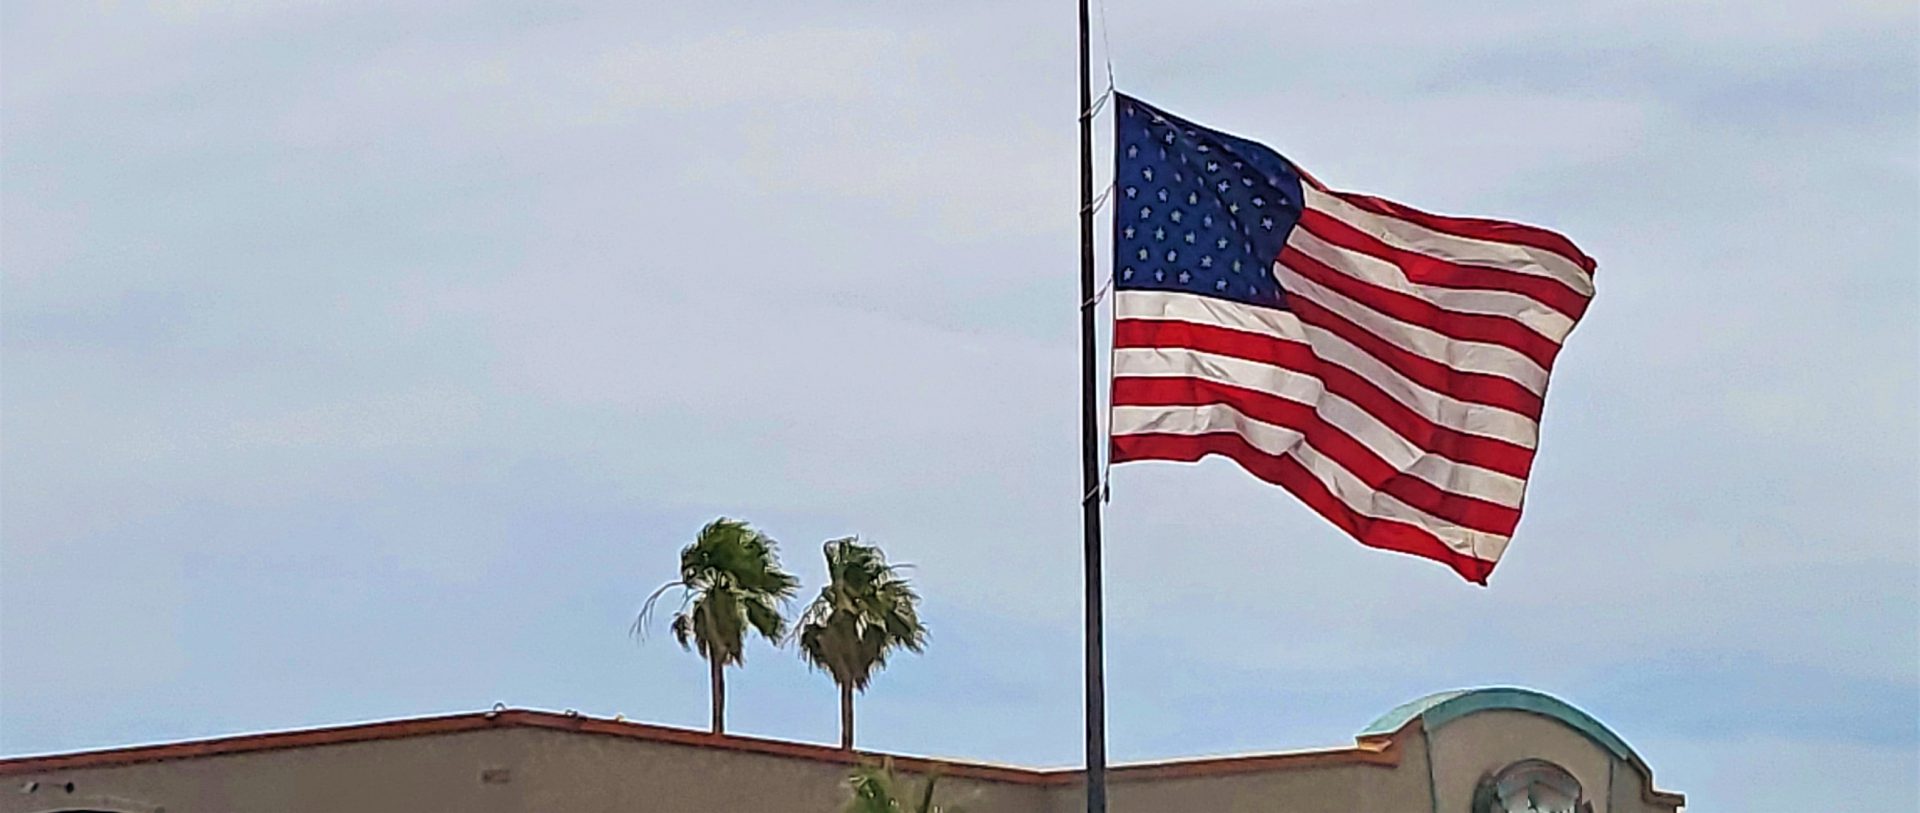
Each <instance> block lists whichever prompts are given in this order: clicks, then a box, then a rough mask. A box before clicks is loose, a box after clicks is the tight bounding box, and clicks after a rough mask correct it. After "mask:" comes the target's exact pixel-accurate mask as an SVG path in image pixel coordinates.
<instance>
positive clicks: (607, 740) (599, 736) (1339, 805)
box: [0, 689, 1684, 813]
mask: <svg viewBox="0 0 1920 813" xmlns="http://www.w3.org/2000/svg"><path fill="white" fill-rule="evenodd" d="M876 759H878V757H877V755H868V754H855V753H852V752H847V751H839V750H836V749H833V748H828V747H824V746H819V745H811V744H805V743H792V742H783V741H776V740H764V739H757V738H751V737H736V736H716V735H712V734H707V733H705V732H697V731H687V730H684V729H673V728H666V727H661V726H651V725H645V724H638V723H629V722H625V721H621V720H601V719H594V718H586V717H581V716H579V715H575V714H566V715H561V714H552V713H548V712H535V711H520V710H510V709H509V710H500V711H496V712H489V713H481V714H466V715H451V716H447V717H437V718H420V719H414V720H397V721H391V722H385V723H370V724H365V725H358V726H344V727H339V728H330V729H312V730H307V731H293V732H280V733H274V734H262V735H250V736H240V737H231V738H224V739H217V740H202V741H197V742H187V743H174V744H169V745H160V746H146V747H136V748H129V749H117V750H111V751H95V752H84V753H78V754H65V755H54V756H47V757H24V758H15V759H4V760H0V778H3V779H4V783H3V784H0V813H55V812H56V811H79V810H94V811H108V812H109V813H163V812H170V813H188V812H189V811H223V812H225V811H232V812H233V813H242V812H244V811H263V812H264V811H271V813H333V812H334V811H353V813H420V812H421V811H459V812H460V813H523V811H569V813H598V812H599V811H607V812H608V813H612V811H642V812H646V811H661V812H662V813H666V812H668V811H794V812H795V813H836V812H837V811H839V810H840V809H841V808H842V807H843V805H844V804H845V802H846V799H847V796H848V791H847V775H848V773H849V772H850V771H851V770H852V769H853V767H854V766H855V765H857V764H859V763H860V762H862V761H871V760H876ZM1528 760H1544V761H1546V762H1549V763H1552V764H1553V765H1554V766H1557V767H1556V769H1555V770H1556V771H1564V774H1556V775H1562V776H1563V775H1571V776H1572V777H1573V778H1574V779H1575V780H1576V781H1578V783H1579V785H1580V788H1581V790H1582V797H1583V798H1584V799H1586V800H1587V801H1588V802H1589V803H1590V804H1591V805H1592V810H1593V812H1594V813H1674V811H1676V810H1678V809H1679V808H1680V806H1681V805H1682V804H1683V803H1684V799H1683V798H1682V797H1680V796H1678V795H1677V794H1671V793H1664V792H1660V791H1655V790H1652V789H1651V784H1650V781H1651V780H1650V774H1649V773H1648V770H1647V768H1646V766H1645V765H1644V764H1643V763H1641V762H1640V760H1639V757H1638V756H1636V755H1634V754H1633V752H1632V751H1631V750H1630V749H1628V748H1627V746H1626V744H1625V742H1624V741H1623V740H1621V739H1620V738H1619V737H1618V736H1617V735H1615V734H1614V733H1613V732H1611V731H1610V730H1607V729H1606V728H1605V727H1604V726H1602V725H1600V724H1599V723H1598V721H1596V720H1594V719H1592V718H1591V717H1588V716H1587V715H1585V714H1584V713H1583V712H1579V711H1578V710H1577V709H1573V708H1572V707H1570V706H1567V705H1565V704H1564V703H1562V702H1561V701H1558V700H1557V699H1554V698H1551V697H1548V696H1546V695H1541V694H1539V693H1537V692H1529V691H1526V690H1519V689H1486V690H1475V691H1471V692H1443V693H1439V694H1436V695H1432V696H1430V697H1427V698H1422V699H1420V700H1418V701H1414V702H1412V703H1408V704H1406V705H1403V706H1401V707H1399V708H1396V709H1394V710H1393V711H1391V712H1389V713H1388V714H1387V715H1385V716H1383V717H1382V718H1381V719H1380V720H1377V721H1375V724H1374V725H1373V726H1370V727H1369V728H1368V729H1365V730H1363V731H1362V732H1361V734H1360V736H1359V738H1358V739H1357V740H1356V742H1355V744H1354V745H1352V746H1348V747H1344V748H1332V749H1325V750H1320V751H1306V752H1290V753H1282V754H1264V755H1252V756H1244V757H1224V758H1211V759H1198V760H1186V761H1174V762H1162V763H1153V764H1145V765H1123V766H1118V767H1116V768H1114V769H1113V771H1112V772H1111V773H1110V774H1109V800H1110V809H1111V811H1112V813H1157V812H1158V811H1187V810H1205V811H1218V812H1219V813H1269V812H1270V813H1355V812H1356V811H1361V812H1363V813H1479V811H1474V810H1472V806H1473V799H1474V797H1475V792H1476V789H1477V788H1478V787H1479V786H1480V785H1481V783H1482V782H1483V781H1485V780H1486V779H1487V778H1488V777H1491V776H1493V775H1495V774H1496V773H1498V772H1500V771H1502V770H1504V769H1506V768H1508V767H1509V766H1512V765H1515V764H1516V763H1522V762H1524V761H1528ZM893 761H894V763H895V766H896V768H897V769H898V771H899V772H900V773H901V774H902V776H904V777H908V778H910V779H913V780H915V782H914V784H915V785H916V786H917V784H918V782H917V780H918V778H919V776H920V775H922V774H924V773H925V772H926V771H938V772H939V773H940V774H941V776H942V778H941V781H940V788H941V792H940V794H939V795H940V798H941V800H943V801H948V802H958V803H960V804H962V805H964V806H965V809H966V810H967V811H969V813H1079V811H1082V810H1084V802H1083V796H1082V787H1081V782H1082V777H1081V774H1080V772H1078V771H1045V770H1032V769H1025V768H1013V767H1006V766H997V765H990V764H983V763H964V762H936V761H932V760H925V759H918V758H913V757H898V758H894V760H893ZM1555 781H1560V780H1555ZM69 787H70V788H71V790H69V789H68V788H69ZM1523 787H1525V786H1523Z"/></svg>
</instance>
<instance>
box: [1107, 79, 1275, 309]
mask: <svg viewBox="0 0 1920 813" xmlns="http://www.w3.org/2000/svg"><path fill="white" fill-rule="evenodd" d="M1116 101H1117V102H1118V103H1119V104H1118V108H1119V111H1118V113H1117V114H1116V115H1115V116H1114V117H1113V118H1114V127H1115V130H1116V136H1117V137H1116V139H1115V145H1114V149H1115V153H1114V167H1115V169H1114V180H1113V198H1112V200H1113V204H1112V205H1113V273H1114V285H1115V287H1117V288H1120V289H1129V288H1131V289H1144V290H1160V291H1185V292H1189V293H1195V294H1204V295H1207V296H1215V297H1220V298H1223V299H1231V300H1235V301H1238V302H1246V303H1250V304H1255V305H1265V306H1268V307H1280V308H1284V307H1286V305H1287V301H1286V293H1285V292H1284V291H1283V290H1281V288H1280V284H1279V282H1278V281H1277V280H1275V279H1274V278H1273V261H1274V258H1276V257H1278V256H1280V249H1281V247H1282V246H1284V245H1286V242H1287V233H1288V232H1290V231H1292V230H1293V224H1294V223H1296V222H1298V221H1299V220H1300V206H1301V197H1300V173H1299V172H1298V171H1297V170H1295V169H1294V168H1293V164H1291V163H1289V162H1288V161H1287V159H1285V158H1281V157H1280V155H1279V154H1278V153H1275V152H1274V151H1273V150H1270V149H1267V148H1266V147H1263V146H1260V145H1259V144H1255V143H1253V142H1251V141H1248V140H1246V139H1244V138H1237V137H1235V136H1231V135H1228V134H1226V133H1222V132H1220V131H1218V130H1209V129H1207V128H1205V127H1201V126H1199V125H1197V124H1194V123H1192V122H1189V121H1186V120H1185V119H1181V118H1179V117H1177V116H1173V115H1171V114H1168V113H1167V112H1166V111H1163V110H1158V109H1155V108H1154V107H1152V106H1151V105H1148V104H1146V103H1144V102H1141V101H1140V100H1138V99H1134V98H1132V97H1129V96H1124V95H1118V94H1116Z"/></svg>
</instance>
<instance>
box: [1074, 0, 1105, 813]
mask: <svg viewBox="0 0 1920 813" xmlns="http://www.w3.org/2000/svg"><path fill="white" fill-rule="evenodd" d="M1087 3H1088V0H1080V475H1081V476H1080V486H1081V488H1080V511H1081V515H1080V522H1081V528H1082V530H1083V532H1084V533H1085V537H1086V538H1085V540H1084V542H1085V547H1084V549H1083V554H1082V558H1083V564H1084V566H1085V568H1086V572H1085V576H1084V579H1085V585H1086V590H1087V596H1086V621H1087V629H1086V647H1087V653H1086V654H1087V662H1086V679H1087V716H1086V723H1087V813H1106V811H1107V683H1106V657H1105V654H1104V643H1105V642H1104V640H1103V638H1104V631H1103V629H1102V625H1101V622H1102V619H1101V615H1102V606H1101V605H1102V602H1101V590H1100V490H1101V485H1102V484H1101V482H1100V429H1099V425H1098V418H1099V414H1100V413H1099V404H1098V393H1099V387H1098V386H1097V382H1095V380H1094V373H1095V370H1094V338H1095V337H1094V318H1093V317H1094V311H1095V308H1096V306H1097V304H1098V303H1096V302H1095V301H1094V288H1093V87H1092V76H1093V75H1092V65H1091V63H1092V59H1093V54H1092V48H1091V46H1090V44H1089V40H1088V38H1087Z"/></svg>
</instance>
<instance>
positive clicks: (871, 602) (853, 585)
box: [799, 536, 927, 750]
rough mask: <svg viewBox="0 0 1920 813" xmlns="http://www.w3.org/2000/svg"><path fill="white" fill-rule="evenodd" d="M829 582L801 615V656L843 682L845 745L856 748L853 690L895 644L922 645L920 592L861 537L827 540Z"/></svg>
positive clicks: (883, 663) (901, 646)
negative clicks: (862, 540) (854, 742)
mask: <svg viewBox="0 0 1920 813" xmlns="http://www.w3.org/2000/svg"><path fill="white" fill-rule="evenodd" d="M826 554H827V585H826V586H825V587H822V588H820V596H819V598H816V599H814V600H813V604H811V605H809V606H808V607H807V610H806V612H805V613H803V614H802V615H801V616H800V630H799V631H800V656H801V657H802V658H805V659H806V661H807V663H808V665H810V666H812V667H813V668H815V669H824V670H826V672H827V674H829V675H832V676H833V682H834V683H836V684H839V686H840V747H841V748H845V749H849V750H851V749H852V748H853V693H854V692H855V691H862V692H864V691H866V690H867V684H868V683H869V682H870V681H872V680H873V674H874V673H875V672H877V671H879V670H881V669H885V668H886V666H887V656H888V655H889V654H891V653H892V652H893V650H895V649H907V650H910V651H913V652H919V651H921V648H922V647H924V646H925V645H926V641H927V628H926V627H924V626H921V624H920V613H919V604H920V596H919V594H917V593H915V592H914V591H913V586H912V585H910V584H908V583H907V580H906V579H905V578H903V577H902V576H901V575H900V567H899V566H898V565H889V564H887V558H886V555H885V554H883V553H881V552H880V549H879V548H877V547H874V546H872V545H863V544H860V540H859V538H858V537H851V536H850V537H847V538H845V539H835V540H831V541H829V542H827V544H826Z"/></svg>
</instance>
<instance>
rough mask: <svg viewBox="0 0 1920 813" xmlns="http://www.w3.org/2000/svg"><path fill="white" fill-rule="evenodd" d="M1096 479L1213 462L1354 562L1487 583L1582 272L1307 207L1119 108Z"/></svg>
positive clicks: (1385, 210) (1353, 206)
mask: <svg viewBox="0 0 1920 813" xmlns="http://www.w3.org/2000/svg"><path fill="white" fill-rule="evenodd" d="M1116 101H1117V102H1118V104H1117V107H1118V112H1117V114H1116V115H1115V116H1114V126H1115V130H1116V135H1117V141H1116V145H1115V166H1116V170H1115V175H1114V187H1113V192H1112V194H1113V200H1114V201H1115V202H1116V203H1115V206H1114V207H1113V213H1114V233H1113V249H1114V256H1113V269H1114V291H1115V293H1114V319H1115V321H1114V359H1113V376H1114V378H1113V415H1112V428H1111V432H1112V444H1113V448H1112V459H1113V461H1114V462H1116V463H1117V462H1125V461H1132V460H1180V461H1194V460H1199V459H1200V458H1202V457H1205V456H1207V455H1221V456H1224V457H1227V458H1229V459H1232V460H1234V461H1235V462H1237V463H1239V465H1240V466H1241V467H1243V468H1245V469H1246V470H1247V471H1248V472H1250V473H1252V474H1253V475H1254V476H1256V477H1259V478H1261V479H1263V480H1266V481H1268V482H1271V483H1274V484H1276V485H1279V486H1281V487H1282V488H1285V489H1287V490H1288V491H1290V492H1292V493H1293V494H1294V495H1295V496H1297V497H1299V498H1300V500H1301V501H1302V502H1305V503H1306V504H1307V505H1308V506H1309V507H1311V508H1312V509H1313V510H1314V511H1316V512H1318V513H1319V514H1320V515H1321V516H1323V517H1325V518H1327V519H1328V520H1330V521H1332V522H1333V524H1335V525H1337V526H1339V527H1340V528H1341V529H1342V530H1345V531H1346V532H1347V533H1348V534H1350V535H1352V536H1353V537H1354V538H1355V539H1358V540H1359V541H1360V542H1361V543H1362V544H1365V545H1368V546H1371V547H1376V548H1384V549H1388V550H1395V551H1401V552H1404V553H1410V554H1413V555H1415V556H1423V557H1426V558H1429V559H1434V560H1437V561H1439V562H1442V563H1444V564H1446V565H1447V566H1449V567H1451V568H1453V569H1454V570H1455V571H1457V572H1458V573H1459V574H1460V575H1461V576H1464V577H1466V578H1467V579H1469V580H1471V581H1474V582H1477V583H1480V584H1485V583H1486V580H1487V575H1488V574H1489V573H1491V572H1492V571H1493V567H1494V563H1496V562H1498V561H1499V560H1500V555H1501V553H1502V552H1504V551H1505V550H1506V548H1507V542H1508V540H1509V539H1510V538H1511V537H1512V536H1513V529H1514V526H1515V525H1516V524H1517V523H1518V522H1519V521H1520V506H1521V503H1522V500H1523V498H1524V497H1525V494H1526V486H1527V472H1528V471H1529V470H1530V469H1531V468H1532V466H1533V456H1534V450H1535V446H1536V444H1537V441H1538V439H1539V435H1540V431H1539V421H1540V411H1541V406H1542V403H1543V400H1544V398H1545V396H1546V392H1547V374H1548V371H1550V370H1551V369H1552V367H1553V359H1554V356H1555V355H1556V354H1557V353H1559V351H1560V346H1561V343H1562V342H1563V341H1565V340H1566V337H1567V334H1568V332H1570V331H1571V330H1573V326H1574V323H1575V322H1576V321H1578V320H1579V318H1580V315H1581V314H1582V313H1584V312H1585V311H1586V308H1587V303H1588V301H1589V300H1590V299H1592V297H1593V270H1594V263H1593V259H1592V258H1590V257H1588V256H1586V255H1585V254H1583V253H1581V252H1580V250H1579V249H1577V248H1575V247H1574V245H1573V243H1572V242H1570V241H1568V240H1567V239H1566V238H1565V237H1562V236H1560V235H1558V234H1555V233H1553V232H1550V231H1546V230H1544V229H1539V228H1535V227H1532V226H1523V225H1519V224H1514V223H1503V222H1499V221H1493V220H1482V219H1477V218H1460V217H1444V216H1440V215H1432V214H1427V213H1426V212H1422V211H1418V210H1415V209H1410V208H1408V207H1405V206H1402V205H1400V204H1397V203H1391V202H1388V201H1385V200H1381V199H1379V198H1374V197H1369V196H1366V195H1356V194H1352V193H1346V192H1336V191H1333V190H1331V189H1328V188H1326V187H1325V186H1323V185H1322V184H1321V183H1320V182H1318V181H1316V180H1314V179H1313V178H1312V177H1311V176H1309V175H1307V174H1306V173H1305V172H1302V171H1300V170H1299V169H1298V168H1297V167H1295V166H1294V165H1293V164H1292V163H1291V162H1289V161H1287V159H1285V158H1282V157H1281V156H1280V155H1279V154H1278V153H1275V152H1274V151H1273V150H1270V149H1268V148H1266V147H1264V146H1261V145H1259V144H1256V143H1254V142H1251V141H1248V140H1246V139H1242V138H1237V137H1235V136H1231V135H1228V134H1226V133H1222V132H1219V131H1217V130H1211V129H1208V128H1205V127H1201V126H1199V125H1196V124H1194V123H1192V122H1189V121H1186V120H1184V119H1181V118H1178V117H1176V116H1173V115H1171V114H1169V113H1167V112H1165V111H1163V110H1158V109H1156V108H1154V107H1152V106H1150V105H1147V104H1146V103H1144V102H1141V101H1139V100H1137V99H1133V98H1129V97H1127V96H1124V95H1117V94H1116Z"/></svg>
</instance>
